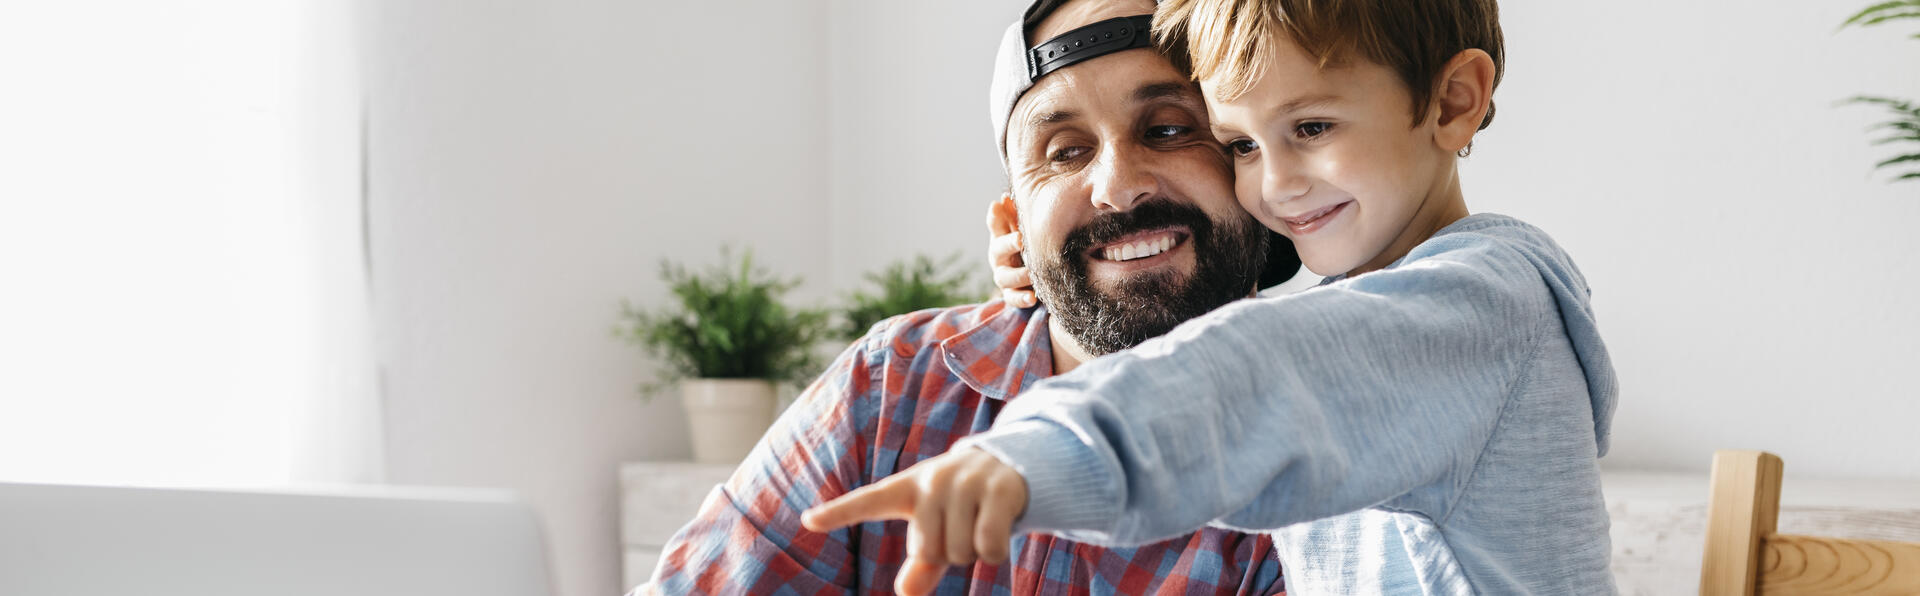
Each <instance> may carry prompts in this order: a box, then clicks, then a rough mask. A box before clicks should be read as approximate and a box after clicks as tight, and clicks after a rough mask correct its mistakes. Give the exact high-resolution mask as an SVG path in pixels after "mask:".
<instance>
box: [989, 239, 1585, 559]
mask: <svg viewBox="0 0 1920 596" xmlns="http://www.w3.org/2000/svg"><path fill="white" fill-rule="evenodd" d="M1443 240H1444V241H1452V242H1442V245H1443V246H1445V245H1453V246H1455V247H1456V248H1455V249H1452V250H1444V249H1443V250H1438V251H1437V252H1438V254H1432V255H1431V256H1428V257H1426V258H1423V259H1421V260H1420V261H1418V262H1413V263H1409V264H1408V265H1406V266H1403V267H1400V268H1397V269H1391V270H1385V271H1380V272H1375V273H1372V274H1368V275H1364V276H1360V277H1356V278H1353V279H1349V280H1345V281H1342V282H1339V283H1336V284H1332V285H1329V286H1326V287H1322V288H1317V289H1314V290H1310V291H1307V292H1303V293H1301V294H1297V295H1293V296H1287V297H1282V298H1275V299H1263V300H1251V301H1245V302H1241V303H1237V304H1234V305H1230V306H1228V307H1226V308H1222V309H1220V310H1219V311H1216V312H1214V313H1212V314H1210V315H1207V316H1205V317H1202V318H1200V319H1196V320H1194V321H1190V322H1188V323H1187V324H1185V325H1182V326H1180V327H1179V328H1178V329H1176V330H1174V331H1173V332H1172V333H1170V334H1168V335H1167V336H1166V337H1163V338H1160V339H1156V340H1153V341H1150V342H1147V343H1145V344H1142V345H1141V346H1139V347H1137V348H1135V349H1133V350H1129V351H1126V352H1121V353H1118V354H1114V355H1111V356H1107V357H1104V358H1100V359H1098V360H1095V361H1094V362H1091V363H1088V364H1087V365H1084V366H1082V367H1080V368H1079V369H1077V370H1075V371H1073V372H1072V373H1070V374H1068V375H1065V376H1062V377H1056V378H1054V379H1050V380H1048V381H1046V382H1044V383H1042V384H1041V385H1039V386H1037V387H1035V388H1034V389H1033V390H1032V391H1029V392H1028V393H1027V394H1025V395H1022V396H1020V397H1019V398H1018V399H1015V400H1014V401H1013V402H1012V403H1010V404H1009V405H1008V407H1007V409H1006V410H1005V411H1003V413H1002V414H1001V416H1000V418H999V422H998V423H997V424H996V425H995V427H994V429H993V430H992V431H991V432H989V433H987V434H983V435H977V436H975V437H971V438H969V439H967V440H965V441H963V442H962V443H960V444H959V445H956V446H955V449H956V450H959V449H961V448H962V447H965V446H973V447H978V448H980V449H982V450H985V451H988V452H990V453H993V454H995V455H997V456H999V457H1000V458H1001V459H1002V460H1004V461H1005V462H1007V463H1008V464H1010V465H1011V466H1012V467H1014V468H1015V469H1017V470H1019V471H1020V473H1021V475H1022V476H1023V477H1024V478H1025V481H1026V484H1027V489H1028V491H1029V499H1028V501H1027V503H1026V513H1025V516H1024V517H1023V518H1022V519H1021V520H1020V523H1019V524H1018V526H1017V529H1018V531H1021V532H1028V531H1052V532H1056V533H1059V534H1061V535H1063V536H1067V537H1069V538H1073V539H1076V540H1082V541H1088V542H1096V543H1109V544H1112V543H1124V544H1136V543H1142V542H1147V541H1151V540H1156V539H1162V538H1165V537H1168V536H1173V535H1176V534H1179V533H1181V532H1186V531H1190V530H1193V529H1195V528H1198V527H1200V526H1202V525H1204V524H1206V523H1208V522H1210V521H1220V522H1223V523H1224V524H1226V525H1228V526H1231V527H1239V528H1253V529H1270V528H1278V527H1281V526H1285V525H1289V524H1293V523H1297V522H1301V521H1307V520H1312V519H1318V518H1323V517H1328V516H1332V515H1338V514H1341V513H1346V512H1350V511H1354V510H1358V509H1362V508H1366V507H1370V506H1375V505H1382V504H1386V505H1388V506H1391V507H1395V508H1399V509H1403V510H1410V511H1421V512H1424V513H1428V514H1429V515H1433V516H1435V517H1436V518H1439V517H1441V516H1444V514H1445V511H1446V509H1447V507H1449V506H1450V505H1451V504H1452V502H1453V497H1454V496H1455V495H1456V494H1457V490H1458V488H1459V487H1460V485H1461V483H1462V482H1464V480H1465V478H1466V477H1467V475H1466V474H1464V473H1459V472H1463V471H1465V470H1468V469H1470V468H1471V466H1472V465H1473V462H1474V461H1475V459H1476V457H1477V455H1478V454H1479V453H1480V451H1481V450H1482V448H1483V447H1484V446H1485V444H1486V442H1487V441H1488V439H1489V437H1490V436H1491V433H1492V429H1493V427H1494V425H1495V424H1496V422H1497V419H1498V417H1499V414H1500V412H1501V409H1502V407H1503V405H1504V404H1505V401H1506V399H1507V398H1508V394H1509V393H1510V389H1511V386H1512V384H1513V383H1514V382H1515V380H1516V379H1517V378H1518V377H1519V376H1520V375H1521V374H1522V373H1523V372H1524V371H1523V370H1522V367H1523V366H1524V365H1525V364H1526V363H1527V361H1528V360H1530V357H1531V355H1532V347H1533V345H1534V343H1535V341H1536V337H1535V336H1536V333H1535V331H1536V330H1538V329H1540V328H1542V326H1541V324H1540V321H1541V320H1542V319H1541V318H1542V317H1546V316H1557V315H1556V314H1555V312H1556V311H1554V306H1553V304H1554V303H1553V297H1552V295H1551V294H1550V293H1548V291H1547V290H1546V288H1545V287H1544V285H1543V284H1542V283H1541V282H1540V277H1539V276H1540V274H1539V272H1538V271H1537V270H1536V269H1534V268H1533V267H1532V266H1531V265H1530V264H1529V263H1528V262H1527V261H1526V260H1524V258H1523V257H1519V256H1517V254H1515V253H1513V252H1512V250H1513V249H1511V248H1505V247H1501V246H1498V245H1492V244H1487V243H1481V244H1472V243H1462V242H1459V241H1458V240H1456V238H1455V237H1448V238H1445V239H1443ZM1443 480H1446V481H1450V484H1438V485H1436V483H1439V482H1441V481H1443ZM1416 489H1421V490H1419V491H1416Z"/></svg>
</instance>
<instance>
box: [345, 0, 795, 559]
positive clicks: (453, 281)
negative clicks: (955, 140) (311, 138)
mask: <svg viewBox="0 0 1920 596" xmlns="http://www.w3.org/2000/svg"><path fill="white" fill-rule="evenodd" d="M369 5H370V11H371V14H370V15H369V17H370V19H369V22H370V24H371V30H370V34H369V42H368V59H369V60H368V62H369V64H368V76H369V82H368V93H369V106H368V113H369V116H370V118H371V120H370V128H369V130H370V136H369V144H368V148H369V156H370V157H369V173H370V184H371V186H370V188H371V197H372V200H371V206H370V213H371V221H372V239H371V242H372V250H371V252H372V269H373V292H374V294H375V305H376V306H375V316H376V319H377V322H378V324H379V329H380V337H379V338H378V343H379V346H380V348H381V352H382V359H383V364H384V383H385V397H386V415H387V417H386V423H387V439H388V445H387V448H388V466H387V469H388V477H389V480H390V481H392V482H394V483H399V484H426V485H456V486H499V487H508V488H512V489H516V490H518V491H519V492H520V493H521V494H523V495H525V496H526V497H527V498H529V499H530V500H531V501H532V502H533V503H534V504H535V505H536V506H537V507H538V508H539V510H540V512H541V514H542V516H543V519H544V520H545V522H546V525H547V529H548V532H549V534H548V540H549V542H550V544H551V550H552V553H553V555H554V556H553V561H554V565H555V568H556V572H557V575H558V578H559V581H560V584H561V590H562V591H561V593H562V594H564V595H566V596H587V595H606V594H617V593H619V590H620V589H621V586H619V585H618V584H619V577H620V570H619V560H618V557H619V552H620V551H619V545H618V538H617V532H618V520H617V515H616V509H617V503H616V488H615V466H616V464H617V463H619V462H622V461H634V460H644V459H677V458H684V457H686V456H687V455H688V447H687V444H686V438H685V432H684V430H682V429H683V427H684V424H685V423H684V421H683V418H682V414H681V411H680V409H679V406H678V404H677V402H676V400H674V399H661V400H656V401H654V402H652V403H647V402H644V401H642V400H641V399H640V397H639V396H638V395H637V394H636V391H635V388H636V386H637V385H638V384H639V383H640V382H641V381H642V380H644V379H645V378H646V376H645V375H647V374H648V373H649V372H650V371H651V369H650V367H649V366H648V365H647V363H646V362H647V361H646V360H644V359H643V358H642V357H641V356H640V355H639V353H638V352H636V351H635V350H633V349H632V348H630V347H628V346H626V345H624V344H622V343H619V342H617V341H616V340H614V339H613V338H612V337H611V336H610V333H609V330H610V329H611V328H612V326H613V324H614V322H615V320H616V313H617V305H618V301H619V299H620V298H621V297H632V298H634V299H635V300H636V301H637V302H638V303H639V304H641V305H643V306H656V305H658V304H660V301H661V299H663V298H664V294H665V292H664V288H663V287H662V285H661V284H660V283H659V282H658V280H657V272H658V264H659V261H660V260H661V259H662V258H671V259H676V260H680V261H683V262H689V263H710V262H713V261H714V259H716V252H717V250H716V249H717V247H718V246H719V245H720V244H722V243H729V242H730V243H733V244H735V245H736V246H752V247H754V248H757V249H758V256H759V257H760V258H761V259H762V260H763V261H764V262H766V263H767V264H768V265H769V266H770V267H772V268H774V269H775V270H778V271H781V272H785V273H789V274H800V275H804V276H806V277H807V278H808V279H809V280H811V281H812V282H813V283H812V284H811V285H810V286H809V289H808V291H807V292H805V293H804V295H803V298H817V297H820V296H824V295H825V294H826V292H825V285H826V281H827V279H828V271H829V262H828V258H827V257H828V242H827V240H826V238H827V236H828V234H829V225H828V223H829V218H828V209H827V194H826V193H827V179H828V178H827V172H828V161H827V153H828V148H827V141H826V138H827V135H828V126H827V123H826V119H825V115H826V113H827V106H826V98H827V90H826V87H825V86H823V85H822V81H824V80H825V79H826V77H827V73H826V69H827V66H826V59H825V55H826V54H825V53H826V40H825V37H824V34H823V31H824V30H825V29H826V26H827V24H826V15H827V12H826V8H825V3H824V2H823V1H813V2H806V1H802V2H795V1H794V0H755V1H751V2H746V3H743V4H738V5H736V7H735V8H732V9H729V11H727V12H726V13H725V14H722V13H720V12H718V11H716V10H715V9H714V5H711V4H702V3H663V2H647V3H635V2H617V1H613V0H575V1H565V2H553V1H544V2H536V1H533V0H519V1H503V2H487V3H475V2H463V1H459V0H414V1H409V2H375V3H369ZM733 14H738V15H751V16H752V18H748V19H738V18H724V19H721V18H716V17H725V16H729V15H733ZM722 21H724V22H725V26H724V28H722V27H720V26H719V23H721V22H722Z"/></svg>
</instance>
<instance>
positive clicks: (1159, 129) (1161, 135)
mask: <svg viewBox="0 0 1920 596" xmlns="http://www.w3.org/2000/svg"><path fill="white" fill-rule="evenodd" d="M1189 132H1193V129H1191V128H1187V127H1185V126H1172V125H1168V126H1155V127H1151V128H1148V129H1147V140H1151V141H1171V140H1174V139H1178V138H1181V137H1185V136H1187V133H1189Z"/></svg>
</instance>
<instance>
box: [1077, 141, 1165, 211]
mask: <svg viewBox="0 0 1920 596" xmlns="http://www.w3.org/2000/svg"><path fill="white" fill-rule="evenodd" d="M1101 153H1102V155H1101V157H1100V158H1099V159H1098V160H1096V161H1095V162H1094V164H1093V171H1092V173H1091V175H1092V177H1093V206H1094V208H1095V209H1099V210H1101V211H1126V210H1128V209H1132V208H1133V205H1134V204H1135V203H1138V202H1140V201H1141V200H1144V199H1146V198H1147V197H1149V196H1152V195H1153V193H1154V192H1155V191H1156V190H1157V189H1158V188H1159V186H1160V183H1159V181H1158V179H1156V178H1155V177H1154V175H1153V172H1151V171H1149V168H1148V166H1147V160H1146V159H1145V156H1142V155H1140V153H1141V151H1139V150H1138V149H1136V148H1130V147H1125V146H1122V147H1115V148H1110V149H1108V150H1107V151H1103V152H1101Z"/></svg>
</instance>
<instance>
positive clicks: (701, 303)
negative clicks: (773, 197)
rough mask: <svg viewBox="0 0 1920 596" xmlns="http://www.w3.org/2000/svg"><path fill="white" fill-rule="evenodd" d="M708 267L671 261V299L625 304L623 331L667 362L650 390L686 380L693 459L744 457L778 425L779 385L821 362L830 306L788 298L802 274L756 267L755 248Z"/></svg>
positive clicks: (667, 272)
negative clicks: (790, 302)
mask: <svg viewBox="0 0 1920 596" xmlns="http://www.w3.org/2000/svg"><path fill="white" fill-rule="evenodd" d="M721 255H722V261H723V264H721V265H716V266H714V267H713V268H711V269H708V270H707V271H705V272H694V271H691V270H689V269H687V268H686V267H683V266H680V265H677V264H674V263H669V262H662V263H661V267H660V277H661V279H662V280H664V281H665V282H666V283H667V288H668V290H669V292H670V293H671V294H672V300H671V301H670V304H669V306H667V307H666V308H664V309H661V310H658V311H642V310H640V309H637V308H635V307H634V306H633V304H632V303H630V302H625V301H623V302H622V303H621V319H622V324H621V326H620V328H618V329H617V330H616V331H617V332H618V333H619V334H620V335H621V336H622V337H624V338H625V339H627V340H628V341H630V342H632V343H633V344H635V345H637V346H639V347H640V348H641V349H642V350H643V351H645V352H646V353H648V354H650V355H653V356H655V357H657V358H659V359H661V360H663V361H664V363H665V366H664V367H663V368H662V370H661V373H660V376H659V377H658V378H656V379H655V381H654V382H652V383H649V384H647V385H646V386H644V387H643V388H642V391H643V392H644V393H645V394H647V395H649V396H651V395H656V394H658V393H659V392H660V391H661V390H663V389H665V388H666V387H667V386H669V385H674V384H678V385H679V388H680V398H681V400H682V403H683V404H684V405H685V406H686V411H687V422H688V424H689V432H690V433H691V434H692V437H693V459H694V461H697V462H700V463H712V464H735V463H739V462H740V460H741V459H743V458H745V457H746V455H747V452H748V451H751V450H752V449H753V445H754V444H755V443H756V442H758V441H759V439H760V435H762V434H764V433H765V432H766V430H767V427H769V426H771V425H772V423H773V419H774V415H775V413H776V412H775V407H776V404H777V402H778V397H777V394H776V392H775V383H778V382H784V381H803V380H806V379H807V378H809V377H811V376H813V375H814V374H815V373H816V372H818V370H819V359H818V358H817V357H816V356H815V355H814V353H813V346H814V344H816V343H817V342H818V341H819V340H820V339H821V338H822V337H824V336H825V335H826V333H827V331H828V328H829V323H828V319H827V312H826V311H824V310H808V309H796V308H791V307H788V306H787V305H786V304H785V303H784V299H785V297H786V294H787V292H789V291H791V290H793V289H794V288H795V287H797V286H799V285H800V280H799V279H798V278H792V279H784V278H779V277H775V276H773V275H772V274H770V273H768V272H767V271H766V270H764V269H760V268H757V267H755V266H754V265H753V254H752V253H751V252H749V253H746V254H745V255H744V256H742V257H741V258H740V260H739V261H738V262H735V261H734V260H733V257H732V251H729V250H725V249H723V250H722V251H721Z"/></svg>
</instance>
